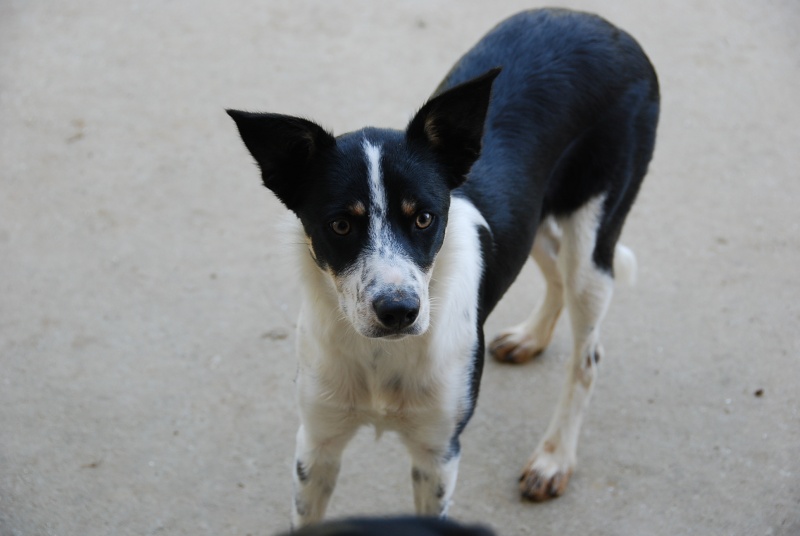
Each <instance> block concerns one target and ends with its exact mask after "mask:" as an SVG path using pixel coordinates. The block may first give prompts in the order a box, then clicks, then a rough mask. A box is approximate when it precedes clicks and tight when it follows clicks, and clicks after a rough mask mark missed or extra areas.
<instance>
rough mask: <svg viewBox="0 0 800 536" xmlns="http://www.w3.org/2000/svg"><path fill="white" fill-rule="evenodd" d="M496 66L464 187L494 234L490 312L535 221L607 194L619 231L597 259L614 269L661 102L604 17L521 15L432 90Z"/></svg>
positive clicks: (646, 65)
mask: <svg viewBox="0 0 800 536" xmlns="http://www.w3.org/2000/svg"><path fill="white" fill-rule="evenodd" d="M498 66H499V67H502V69H503V70H502V72H501V73H500V75H499V76H498V77H497V79H496V80H495V82H494V85H493V86H492V100H491V103H490V105H489V110H488V113H487V118H486V123H485V127H484V136H483V147H482V150H481V156H480V158H479V159H478V161H477V162H476V163H475V164H474V166H473V167H472V170H471V172H470V175H469V179H468V180H467V181H466V183H465V184H464V186H463V187H462V188H461V191H460V194H461V195H465V196H466V197H468V198H469V199H470V201H471V202H472V203H473V204H475V205H476V206H477V207H478V209H479V210H480V211H481V213H482V214H483V216H484V217H485V218H486V220H487V222H488V223H489V226H490V228H491V230H492V235H493V242H494V244H493V250H492V253H493V254H492V255H490V256H489V257H488V258H486V259H485V261H486V262H487V265H486V271H487V273H488V277H487V278H486V279H487V280H489V281H493V282H495V283H497V285H496V286H497V288H494V285H493V286H490V288H487V289H486V290H487V295H485V297H484V307H485V308H486V309H487V314H488V311H491V309H492V308H493V307H494V305H495V304H496V302H497V301H498V300H499V298H500V297H501V296H502V294H503V292H505V290H506V288H504V287H505V285H506V284H510V283H511V282H512V281H513V279H514V278H515V277H516V275H517V271H518V269H519V267H521V265H522V264H523V263H524V262H525V259H526V258H527V255H528V252H529V251H530V246H531V245H532V244H533V239H534V234H535V231H536V227H537V226H538V224H539V222H541V220H542V219H544V218H545V217H547V216H549V215H554V216H564V215H567V214H569V213H571V212H573V211H575V210H576V209H578V208H579V207H581V206H583V205H584V204H585V203H586V202H587V201H588V200H589V199H591V198H592V197H595V196H597V195H599V194H602V193H604V192H608V191H613V195H612V196H611V197H613V198H615V199H616V198H618V197H619V198H620V199H619V201H618V202H619V204H620V206H618V207H615V210H611V211H606V214H605V217H606V218H607V219H608V220H609V221H608V226H609V231H608V232H609V233H610V235H611V236H610V237H609V239H606V240H604V242H606V243H601V244H599V250H598V251H597V254H596V255H597V260H598V262H599V264H600V266H601V267H602V268H604V269H607V270H609V271H611V270H612V258H613V248H614V244H612V243H610V242H612V241H613V242H615V241H616V238H617V236H618V233H619V231H620V229H621V226H622V221H621V220H620V218H624V216H625V214H626V213H627V211H628V209H629V207H630V205H631V204H632V203H633V200H634V198H635V196H636V193H637V191H638V188H639V183H640V182H641V179H642V177H643V176H644V174H645V172H646V169H647V164H648V162H649V161H650V158H651V156H652V152H653V146H654V143H655V129H656V124H657V118H658V109H659V104H658V103H659V89H658V80H657V78H656V73H655V71H654V69H653V67H652V65H651V64H650V62H649V60H648V58H647V56H646V55H645V53H644V52H643V51H642V49H641V47H640V46H639V45H638V43H636V41H635V40H634V39H633V38H632V37H631V36H630V35H628V34H627V33H625V32H624V31H622V30H620V29H618V28H616V27H615V26H613V25H611V24H610V23H608V22H606V21H605V20H604V19H602V18H600V17H598V16H596V15H590V14H587V13H577V12H574V11H568V10H561V9H541V10H534V11H527V12H523V13H519V14H517V15H515V16H513V17H511V18H509V19H507V20H505V21H503V22H502V23H500V24H499V25H498V26H497V27H495V28H494V29H493V30H492V31H490V32H489V33H488V34H487V35H486V36H485V37H483V38H482V39H481V41H480V42H479V43H478V44H477V45H476V46H475V47H474V48H472V49H471V50H470V51H469V52H467V53H466V54H465V55H464V56H463V57H462V58H461V59H460V60H459V61H458V63H457V64H456V65H455V66H454V67H453V69H452V70H451V71H450V73H448V74H447V76H446V77H445V79H444V81H443V82H442V83H441V85H440V86H439V88H438V89H437V90H436V94H440V93H441V92H443V91H446V90H447V89H449V88H451V87H453V86H455V85H458V84H460V83H463V82H465V81H467V80H470V79H472V78H474V77H476V76H478V75H480V74H482V73H484V72H486V71H487V70H489V69H491V68H493V67H498ZM622 162H630V164H631V165H630V166H629V167H627V168H625V167H621V166H622ZM623 192H624V195H621V196H620V195H619V194H620V193H623ZM456 195H459V192H458V191H457V192H456ZM520 200H523V202H520ZM520 243H524V244H527V247H523V248H520V247H519V244H520ZM498 259H499V261H498Z"/></svg>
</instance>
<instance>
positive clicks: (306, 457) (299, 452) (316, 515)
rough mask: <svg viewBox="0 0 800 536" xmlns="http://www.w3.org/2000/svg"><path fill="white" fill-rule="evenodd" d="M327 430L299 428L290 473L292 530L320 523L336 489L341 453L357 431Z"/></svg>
mask: <svg viewBox="0 0 800 536" xmlns="http://www.w3.org/2000/svg"><path fill="white" fill-rule="evenodd" d="M332 421H333V422H336V421H335V420H332ZM341 421H342V420H340V422H341ZM327 428H328V427H327V426H322V427H317V429H313V430H312V429H310V428H309V427H307V426H306V425H301V426H300V429H299V430H298V431H297V448H296V452H295V467H294V471H293V473H294V478H293V480H294V503H293V508H292V526H293V527H294V528H300V527H303V526H306V525H308V524H310V523H316V522H318V521H320V520H322V517H323V516H324V515H325V510H326V508H327V507H328V500H329V499H330V497H331V494H332V493H333V489H334V487H335V486H336V478H337V477H338V476H339V467H340V464H341V458H342V452H343V451H344V448H345V447H346V446H347V443H349V442H350V440H351V439H352V438H353V436H354V435H355V432H356V430H357V426H355V425H352V426H351V425H346V426H341V427H339V428H338V429H337V430H335V433H334V430H332V429H331V430H327ZM325 432H330V433H325Z"/></svg>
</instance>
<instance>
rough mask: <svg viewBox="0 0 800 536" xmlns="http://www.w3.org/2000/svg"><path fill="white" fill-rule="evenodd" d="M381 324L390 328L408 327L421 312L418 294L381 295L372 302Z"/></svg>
mask: <svg viewBox="0 0 800 536" xmlns="http://www.w3.org/2000/svg"><path fill="white" fill-rule="evenodd" d="M372 307H373V309H375V314H376V315H377V316H378V320H380V322H381V324H383V325H384V326H386V327H387V328H389V329H393V330H401V329H403V328H407V327H408V326H410V325H411V324H413V323H414V321H415V320H416V319H417V315H418V314H419V298H417V297H416V296H407V295H402V294H401V295H394V296H380V297H378V298H377V299H376V300H375V301H374V302H373V303H372Z"/></svg>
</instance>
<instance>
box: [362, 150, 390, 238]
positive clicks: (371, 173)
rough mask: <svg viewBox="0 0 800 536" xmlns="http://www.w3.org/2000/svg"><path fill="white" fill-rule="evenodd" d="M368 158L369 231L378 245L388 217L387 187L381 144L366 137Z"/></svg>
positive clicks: (365, 152) (365, 151)
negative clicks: (384, 181)
mask: <svg viewBox="0 0 800 536" xmlns="http://www.w3.org/2000/svg"><path fill="white" fill-rule="evenodd" d="M363 147H364V154H365V155H366V158H367V175H368V180H369V202H370V211H369V233H370V238H371V241H372V244H373V246H374V247H376V248H377V247H378V246H379V245H381V243H382V242H383V241H384V240H383V239H384V238H385V237H384V236H383V235H384V221H385V218H386V189H385V188H384V185H383V173H381V146H380V145H373V144H372V143H370V142H369V140H367V139H366V138H365V139H364V143H363Z"/></svg>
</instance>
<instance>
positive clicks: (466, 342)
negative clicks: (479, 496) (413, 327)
mask: <svg viewBox="0 0 800 536" xmlns="http://www.w3.org/2000/svg"><path fill="white" fill-rule="evenodd" d="M365 153H366V154H367V157H368V161H369V162H370V165H371V167H370V170H371V182H370V184H374V185H375V186H376V191H378V190H379V188H378V184H379V181H378V179H377V174H373V173H372V172H373V171H375V169H378V170H379V165H374V166H373V164H375V163H376V162H379V149H378V148H375V147H374V146H372V145H369V144H367V143H365ZM379 197H380V196H379V195H378V196H376V197H375V198H373V199H372V201H373V202H375V203H376V204H377V206H379V205H380V200H379ZM380 225H381V224H380V223H377V224H375V225H374V226H373V228H374V229H378V230H379V229H380ZM479 226H486V222H485V221H484V219H483V217H482V216H481V215H480V213H479V212H478V211H477V209H476V208H475V207H474V206H473V205H471V204H470V203H469V202H468V201H466V200H463V199H459V198H453V200H452V203H451V206H450V212H449V223H448V226H447V229H446V234H445V239H444V243H443V245H442V248H441V250H440V252H439V255H438V257H437V260H436V262H435V263H434V266H433V268H432V271H431V274H430V284H429V285H428V283H427V281H425V284H424V285H423V287H424V293H423V292H422V290H423V289H421V290H420V292H421V294H423V295H425V296H426V299H425V303H426V304H428V303H429V304H430V309H429V310H430V314H429V316H430V327H429V328H428V329H426V330H425V331H424V332H423V333H421V334H420V335H417V336H409V337H405V338H403V339H402V340H394V341H392V340H387V339H386V338H368V337H365V336H363V335H362V334H361V333H359V331H360V328H359V327H358V324H357V323H356V322H353V321H352V317H351V316H350V314H349V313H347V312H346V311H345V313H346V315H343V314H342V313H343V311H342V309H341V308H340V303H341V298H340V292H342V285H341V284H339V282H337V281H336V280H335V279H334V278H333V277H332V276H331V274H328V273H325V272H323V271H321V270H320V269H319V268H318V266H317V265H316V264H315V263H314V262H313V260H312V259H311V258H310V256H309V255H308V252H307V250H306V249H305V248H301V251H300V254H299V255H298V259H297V262H299V263H300V265H301V266H302V274H301V276H302V278H303V282H304V285H303V296H302V309H301V313H300V319H299V322H298V359H299V368H298V376H297V399H298V405H299V409H300V420H301V426H300V430H299V431H298V439H297V452H296V461H297V462H298V463H299V464H300V465H301V466H302V467H303V468H304V474H305V476H306V479H305V480H302V479H301V478H300V475H299V474H297V473H296V474H295V479H294V480H295V508H294V509H293V512H294V514H293V522H294V525H295V526H302V525H306V524H308V523H311V522H314V521H318V520H319V519H321V518H322V516H323V515H324V512H325V508H326V505H327V501H328V498H329V497H330V494H331V492H332V491H333V488H334V486H335V482H336V476H337V474H338V470H339V460H340V458H341V454H342V450H343V449H344V447H345V445H346V444H347V442H348V441H349V440H350V439H351V438H352V437H353V435H354V434H355V432H356V430H357V429H358V428H359V427H360V426H363V425H372V426H374V427H375V428H376V429H377V430H378V431H381V430H384V429H389V430H394V431H396V432H398V433H399V434H400V437H401V440H402V441H403V443H404V444H405V445H406V447H407V448H408V450H409V452H410V454H411V458H412V465H413V467H414V474H415V476H416V477H417V478H415V480H414V496H415V504H416V507H417V512H418V513H419V514H424V515H440V514H443V513H444V512H445V511H446V509H447V505H448V504H449V501H450V497H451V496H452V493H453V488H454V486H455V479H456V474H457V471H458V457H457V456H456V457H452V458H450V459H449V460H445V459H444V458H443V456H444V454H446V453H447V451H448V447H449V441H450V439H451V437H452V435H453V432H454V430H455V427H456V425H457V423H458V422H459V420H460V417H461V416H462V415H463V412H464V411H466V409H467V404H468V398H467V397H468V394H469V392H468V388H469V377H470V373H471V367H472V355H473V352H474V351H475V348H476V345H477V342H478V341H477V337H478V335H477V333H478V332H477V330H476V324H477V319H476V316H475V315H476V314H477V304H478V295H477V293H478V288H479V283H480V277H481V273H482V266H483V263H482V259H481V256H480V242H479V237H478V227H479ZM298 227H299V226H298ZM298 232H299V233H302V230H300V229H298ZM378 235H379V238H380V239H381V240H383V239H384V238H385V236H380V235H386V233H385V232H379V233H378ZM298 243H305V241H304V240H301V241H298ZM382 243H383V244H385V243H386V242H385V241H384V242H382ZM361 262H362V263H363V265H360V266H358V267H357V268H356V269H357V270H367V271H369V270H372V269H374V267H373V266H371V263H375V262H378V261H376V257H375V256H374V255H367V256H365V257H364V259H362V260H361ZM381 270H382V268H381V269H378V270H377V271H378V272H381ZM369 273H373V272H369ZM344 287H345V290H346V285H344ZM428 287H429V289H428ZM428 290H429V292H430V294H429V295H430V298H428V297H427V296H428V295H427V291H428ZM347 299H350V298H347ZM354 327H355V329H354Z"/></svg>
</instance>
